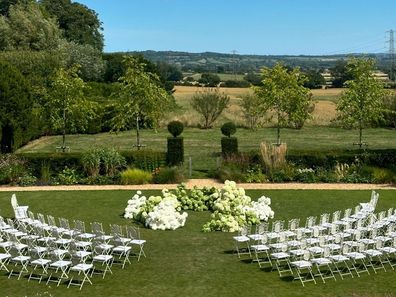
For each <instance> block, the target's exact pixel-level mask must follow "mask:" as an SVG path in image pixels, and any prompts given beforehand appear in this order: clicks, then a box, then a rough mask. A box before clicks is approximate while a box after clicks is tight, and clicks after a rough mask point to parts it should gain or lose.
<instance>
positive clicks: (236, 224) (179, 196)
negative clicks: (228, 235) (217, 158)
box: [124, 181, 274, 232]
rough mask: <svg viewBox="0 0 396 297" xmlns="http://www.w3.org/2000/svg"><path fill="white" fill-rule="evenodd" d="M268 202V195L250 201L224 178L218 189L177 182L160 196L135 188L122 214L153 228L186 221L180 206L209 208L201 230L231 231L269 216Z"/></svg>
mask: <svg viewBox="0 0 396 297" xmlns="http://www.w3.org/2000/svg"><path fill="white" fill-rule="evenodd" d="M270 204H271V199H270V198H267V197H265V196H262V197H260V198H259V199H258V201H252V199H251V198H250V197H249V196H247V195H246V193H245V190H244V189H243V188H238V187H237V185H236V183H235V182H233V181H226V182H225V183H224V187H223V188H222V189H215V188H206V187H205V188H203V189H198V188H196V187H194V188H193V189H192V190H188V189H187V188H186V187H185V185H184V184H181V185H179V186H178V187H177V189H176V190H174V191H169V190H167V189H163V190H162V196H150V197H149V198H147V197H145V196H144V195H142V192H141V191H137V192H136V194H135V195H134V196H133V197H132V198H131V199H130V200H128V205H127V207H126V208H125V213H124V217H125V218H126V219H134V220H135V221H139V222H141V223H143V224H145V226H146V227H148V228H151V229H154V230H157V229H159V230H169V229H170V230H175V229H177V228H179V227H182V226H184V224H185V222H186V218H187V213H186V212H183V213H182V212H181V211H182V210H192V211H204V210H210V211H213V214H212V219H211V220H210V221H209V222H207V223H206V224H204V226H203V229H202V230H203V231H204V232H210V231H223V232H235V231H238V230H240V228H241V227H242V226H245V225H253V224H259V223H260V221H267V220H268V219H269V218H273V216H274V212H273V211H272V209H271V207H270Z"/></svg>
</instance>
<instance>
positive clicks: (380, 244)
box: [375, 239, 384, 250]
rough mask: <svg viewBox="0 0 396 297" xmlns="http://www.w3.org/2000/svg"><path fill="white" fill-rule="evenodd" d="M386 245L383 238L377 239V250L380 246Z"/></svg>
mask: <svg viewBox="0 0 396 297" xmlns="http://www.w3.org/2000/svg"><path fill="white" fill-rule="evenodd" d="M383 246H384V242H383V241H382V240H381V239H377V240H376V242H375V248H376V249H377V250H379V249H380V248H382V247H383Z"/></svg>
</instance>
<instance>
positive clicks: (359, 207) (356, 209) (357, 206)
mask: <svg viewBox="0 0 396 297" xmlns="http://www.w3.org/2000/svg"><path fill="white" fill-rule="evenodd" d="M361 209H362V206H361V205H356V206H355V210H354V214H357V213H359V212H360V210H361Z"/></svg>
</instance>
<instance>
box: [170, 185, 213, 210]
mask: <svg viewBox="0 0 396 297" xmlns="http://www.w3.org/2000/svg"><path fill="white" fill-rule="evenodd" d="M215 190H216V189H215V188H207V187H204V188H203V189H198V188H197V186H194V187H193V188H192V189H191V190H188V189H187V188H186V185H185V184H184V183H182V184H180V185H178V186H177V188H176V190H175V192H174V194H175V195H176V196H177V199H178V200H179V201H180V203H181V205H182V208H183V209H184V210H193V211H204V210H209V208H210V205H211V203H210V202H211V194H212V193H214V192H215Z"/></svg>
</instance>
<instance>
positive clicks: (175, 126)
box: [168, 121, 184, 137]
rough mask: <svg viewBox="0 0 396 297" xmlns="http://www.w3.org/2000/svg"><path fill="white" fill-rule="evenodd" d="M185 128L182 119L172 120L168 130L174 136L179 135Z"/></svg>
mask: <svg viewBox="0 0 396 297" xmlns="http://www.w3.org/2000/svg"><path fill="white" fill-rule="evenodd" d="M183 130H184V125H183V123H182V122H180V121H172V122H170V123H169V124H168V131H169V133H170V134H172V136H173V137H178V136H179V135H180V134H182V132H183Z"/></svg>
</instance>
